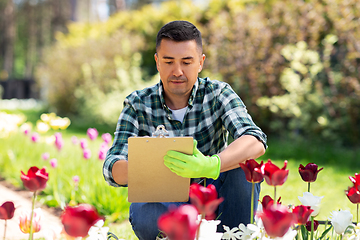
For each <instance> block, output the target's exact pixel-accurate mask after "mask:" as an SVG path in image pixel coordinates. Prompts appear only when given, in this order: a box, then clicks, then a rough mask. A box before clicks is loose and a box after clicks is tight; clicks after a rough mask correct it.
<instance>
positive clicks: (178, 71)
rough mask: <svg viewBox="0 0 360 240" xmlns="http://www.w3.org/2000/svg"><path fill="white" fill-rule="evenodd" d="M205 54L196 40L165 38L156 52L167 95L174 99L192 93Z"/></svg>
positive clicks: (185, 96) (156, 59) (158, 67)
mask: <svg viewBox="0 0 360 240" xmlns="http://www.w3.org/2000/svg"><path fill="white" fill-rule="evenodd" d="M204 60H205V55H203V54H202V53H201V51H200V50H199V49H198V48H197V44H196V42H195V40H190V41H183V42H175V41H172V40H168V39H163V40H162V41H161V44H160V46H159V48H158V51H157V53H156V54H155V61H156V67H157V69H158V71H159V73H160V78H161V81H162V83H163V86H164V91H165V96H166V97H167V98H170V99H172V100H174V99H177V98H179V97H184V98H186V100H187V99H188V98H189V96H190V94H191V90H192V87H193V86H194V84H195V82H196V80H197V77H198V73H199V72H201V70H202V67H203V64H204Z"/></svg>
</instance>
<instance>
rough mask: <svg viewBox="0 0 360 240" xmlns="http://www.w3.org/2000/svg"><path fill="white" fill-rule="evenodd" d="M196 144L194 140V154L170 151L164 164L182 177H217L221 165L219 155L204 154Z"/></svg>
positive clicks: (165, 157)
mask: <svg viewBox="0 0 360 240" xmlns="http://www.w3.org/2000/svg"><path fill="white" fill-rule="evenodd" d="M196 146H197V141H196V140H194V150H193V155H187V154H184V153H180V152H176V151H168V152H167V154H166V155H165V156H164V164H165V165H166V166H167V167H168V168H169V169H170V170H171V171H172V172H174V173H176V174H177V175H179V176H181V177H185V178H201V177H206V178H213V179H217V178H218V177H219V174H220V167H221V161H220V157H219V156H217V155H213V156H211V157H207V156H204V155H203V154H202V153H201V152H200V151H199V150H198V149H197V147H196Z"/></svg>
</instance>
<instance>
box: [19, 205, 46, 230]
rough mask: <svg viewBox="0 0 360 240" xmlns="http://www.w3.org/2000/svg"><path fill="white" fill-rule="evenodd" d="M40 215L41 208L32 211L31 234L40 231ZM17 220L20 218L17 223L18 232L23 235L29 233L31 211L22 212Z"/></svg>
mask: <svg viewBox="0 0 360 240" xmlns="http://www.w3.org/2000/svg"><path fill="white" fill-rule="evenodd" d="M41 215H42V211H41V208H36V209H34V216H33V221H32V223H33V224H32V228H33V233H36V232H39V231H40V229H41V225H40V219H41ZM19 218H20V223H19V227H20V230H21V231H22V232H23V233H30V221H31V211H23V212H22V213H21V214H20V217H19Z"/></svg>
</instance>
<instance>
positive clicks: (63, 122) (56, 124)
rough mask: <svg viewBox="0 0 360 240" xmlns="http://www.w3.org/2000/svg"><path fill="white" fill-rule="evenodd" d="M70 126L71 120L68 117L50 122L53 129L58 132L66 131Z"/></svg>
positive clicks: (57, 118)
mask: <svg viewBox="0 0 360 240" xmlns="http://www.w3.org/2000/svg"><path fill="white" fill-rule="evenodd" d="M69 125H70V119H69V118H67V117H64V118H61V117H56V118H55V119H52V120H51V121H50V126H51V128H52V129H54V130H57V129H61V130H65V129H66V128H67V127H68V126H69Z"/></svg>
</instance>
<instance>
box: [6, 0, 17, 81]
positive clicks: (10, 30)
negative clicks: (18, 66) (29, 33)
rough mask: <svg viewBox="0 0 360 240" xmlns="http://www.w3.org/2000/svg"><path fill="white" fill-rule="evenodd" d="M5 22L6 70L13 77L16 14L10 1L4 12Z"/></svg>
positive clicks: (9, 0)
mask: <svg viewBox="0 0 360 240" xmlns="http://www.w3.org/2000/svg"><path fill="white" fill-rule="evenodd" d="M4 20H5V34H4V35H5V36H4V37H5V52H4V70H5V71H6V73H7V75H8V76H12V75H13V69H14V45H15V28H16V25H15V14H14V2H13V0H8V1H7V3H6V7H5V10H4Z"/></svg>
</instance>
